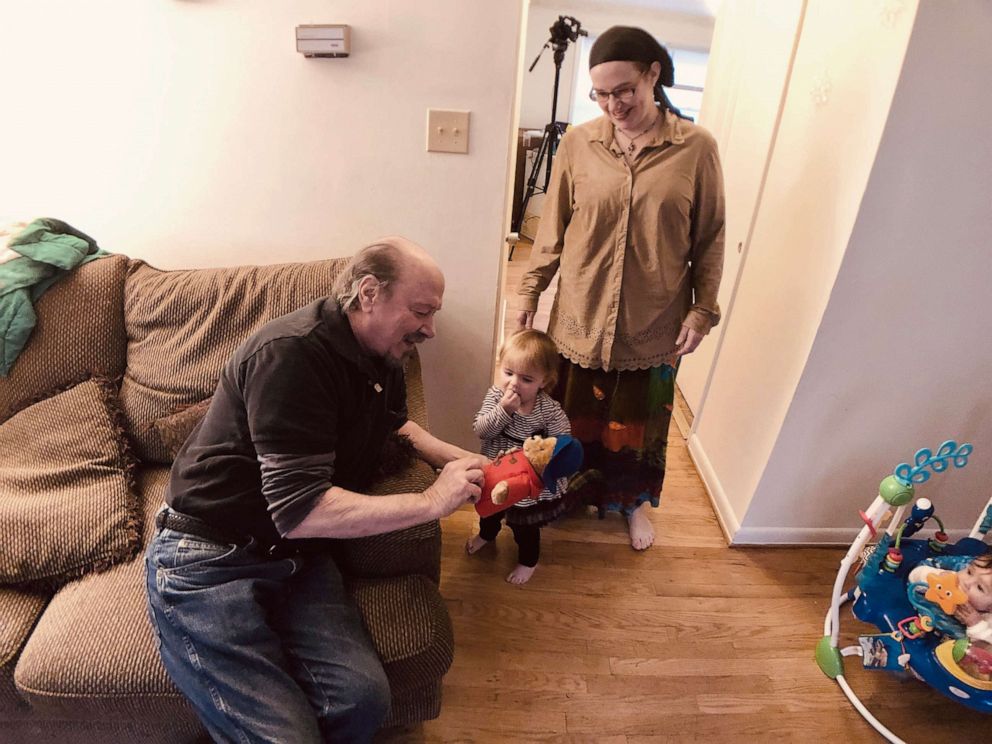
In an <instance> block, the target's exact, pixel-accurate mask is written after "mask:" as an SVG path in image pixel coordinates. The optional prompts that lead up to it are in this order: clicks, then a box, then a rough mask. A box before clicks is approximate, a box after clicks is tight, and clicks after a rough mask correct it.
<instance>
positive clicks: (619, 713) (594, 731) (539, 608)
mask: <svg viewBox="0 0 992 744" xmlns="http://www.w3.org/2000/svg"><path fill="white" fill-rule="evenodd" d="M514 258H517V255H516V254H515V256H514ZM513 263H517V262H516V261H514V262H513ZM651 519H652V522H653V524H654V527H655V530H656V532H657V540H656V543H655V545H654V546H653V547H652V548H650V549H649V550H647V551H645V552H641V553H638V552H635V551H633V550H632V549H631V548H630V547H629V544H628V542H627V535H626V528H625V525H624V524H623V522H622V520H621V519H620V518H619V517H618V516H617V515H609V516H608V518H607V519H605V520H602V521H600V520H599V519H597V518H596V515H595V514H588V513H582V514H576V515H572V516H570V517H567V518H565V519H564V520H561V521H559V522H558V523H555V524H553V525H551V526H548V527H546V528H545V529H544V530H543V531H542V537H541V540H542V544H541V562H540V564H539V565H538V568H537V571H536V573H535V574H534V577H533V578H532V579H531V581H530V582H529V583H528V584H526V585H524V586H522V587H517V586H511V585H509V584H507V583H505V582H504V581H503V578H504V577H505V576H506V574H507V573H509V571H510V570H511V569H512V567H513V566H514V564H515V563H516V546H515V544H514V542H513V537H512V535H511V534H510V532H509V531H508V530H504V531H503V532H502V533H500V535H499V538H498V539H497V540H496V542H495V543H494V544H493V545H491V546H487V548H485V549H484V550H483V551H481V552H480V553H478V554H476V555H474V556H471V557H470V556H467V555H466V554H465V552H464V549H463V545H464V542H465V540H466V538H467V537H468V536H469V535H470V534H471V532H472V531H473V529H474V528H475V526H476V524H477V518H476V514H475V511H474V510H473V509H472V508H471V507H465V508H463V509H461V510H460V511H458V512H456V513H455V514H453V515H452V516H450V517H448V518H447V519H445V520H444V523H443V530H444V538H443V540H444V547H443V559H442V561H443V562H442V577H441V593H442V594H443V596H444V598H445V601H446V602H447V605H448V609H449V611H450V613H451V619H452V623H453V625H454V631H455V660H454V665H453V666H452V668H451V671H450V672H449V673H448V675H447V676H446V677H445V681H444V702H443V707H442V710H441V715H440V717H439V718H437V719H436V720H434V721H429V722H427V723H425V724H422V725H418V726H413V727H409V728H405V729H393V730H390V731H386V732H383V733H382V734H381V735H380V736H379V737H378V741H380V742H442V741H443V742H604V744H647V743H648V742H652V743H655V742H694V741H709V742H778V741H785V742H793V741H803V742H838V741H843V742H878V741H882V737H881V736H880V735H879V734H877V733H876V732H875V731H874V729H872V728H871V727H870V726H869V725H868V724H867V723H866V722H865V721H864V720H863V719H862V718H861V717H860V716H859V715H858V714H857V713H856V712H855V710H854V709H853V708H852V707H851V705H850V704H849V703H848V701H847V699H846V698H845V697H844V696H843V694H842V693H841V691H840V689H839V688H838V687H837V685H836V683H834V682H832V681H831V680H829V679H827V678H826V677H825V676H824V675H823V674H822V673H821V672H820V671H819V669H818V668H817V666H816V664H815V663H814V662H813V647H814V645H815V644H816V641H817V640H818V639H819V638H820V636H821V635H822V632H823V616H824V613H825V612H826V610H827V607H828V604H829V597H830V591H831V586H832V583H833V579H834V576H835V574H836V571H837V567H838V565H839V562H840V559H841V558H842V556H843V553H844V551H843V550H841V549H837V548H804V549H798V548H751V549H740V548H730V547H727V545H726V543H725V541H724V539H723V536H722V533H721V531H720V528H719V526H718V524H717V521H716V518H715V516H714V514H713V510H712V508H711V506H710V503H709V500H708V497H707V495H706V492H705V490H704V489H703V486H702V483H701V482H700V480H699V477H698V475H697V474H696V471H695V469H694V467H693V464H692V462H691V460H690V459H689V455H688V451H687V449H686V446H685V441H684V440H683V439H682V437H681V436H680V434H679V431H678V429H677V428H676V427H675V425H674V424H673V426H672V429H671V435H670V440H669V457H668V473H667V476H666V482H665V489H664V493H663V497H662V505H661V508H659V509H657V510H653V511H652V513H651ZM855 521H856V515H855V517H854V519H853V520H852V523H853V522H855ZM842 629H843V631H844V632H843V633H842V640H843V644H842V645H850V644H853V643H855V642H856V640H855V638H856V636H857V634H858V632H866V633H870V632H873V629H871V628H868V627H867V626H862V625H860V624H858V623H856V621H854V620H853V619H852V618H851V617H850V613H849V612H845V613H843V621H842ZM845 669H846V672H847V675H848V681H849V682H850V684H851V686H852V687H853V688H854V690H855V691H856V692H857V693H858V694H859V695H860V696H861V699H862V701H864V703H865V705H866V706H867V707H868V708H869V710H871V711H872V712H873V713H874V714H875V715H876V716H877V717H878V718H879V719H880V720H881V721H882V723H884V724H885V725H887V726H888V727H889V728H891V729H892V730H893V731H894V732H895V733H896V734H898V735H899V736H901V737H902V738H903V739H905V740H906V741H908V742H928V743H937V742H966V741H967V742H980V741H988V739H989V730H990V725H992V718H990V717H989V716H983V715H981V714H978V713H974V712H972V711H970V710H968V709H966V708H964V707H963V706H960V705H958V704H956V703H954V702H951V701H949V700H946V699H945V698H943V697H942V696H940V695H939V694H938V693H936V692H934V691H932V690H930V689H929V688H927V687H926V686H925V685H923V684H922V683H921V682H918V681H916V680H904V679H900V678H897V677H896V676H894V675H890V674H887V673H884V672H869V671H865V670H863V669H862V668H861V664H860V661H859V660H858V659H856V658H848V659H846V664H845Z"/></svg>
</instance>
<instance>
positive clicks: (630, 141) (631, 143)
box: [616, 115, 658, 155]
mask: <svg viewBox="0 0 992 744" xmlns="http://www.w3.org/2000/svg"><path fill="white" fill-rule="evenodd" d="M657 123H658V115H655V117H654V120H653V121H652V122H651V123H650V124H648V126H647V129H644V130H642V131H641V132H638V133H637V134H635V135H634V136H633V137H631V136H630V135H629V134H626V133H623V136H624V137H626V138H627V147H626V148H624V149H626V151H627V154H628V155H633V154H634V150H636V149H637V145H636V144H635V143H636V142H637V140H638V139H640V138H641V137H643V136H644V135H645V134H647V133H648V132H650V131H651V130H652V129H654V125H655V124H657ZM616 131H617V132H618V133H622V132H623V130H622V129H620V128H619V127H617V130H616Z"/></svg>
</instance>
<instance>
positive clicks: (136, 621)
mask: <svg viewBox="0 0 992 744" xmlns="http://www.w3.org/2000/svg"><path fill="white" fill-rule="evenodd" d="M168 476H169V471H168V469H167V468H145V469H142V470H140V471H139V472H138V477H137V481H138V492H139V494H140V496H141V505H142V511H143V516H144V519H143V520H142V521H143V534H142V538H143V539H142V544H146V543H147V542H148V540H149V539H151V535H152V533H153V531H154V515H155V512H156V511H157V510H158V509H159V507H160V506H161V505H162V497H163V494H164V491H165V486H166V483H167V482H168ZM146 607H147V605H146V601H145V567H144V560H143V559H142V557H140V556H139V557H138V558H135V559H134V560H132V561H130V562H128V563H124V564H121V565H118V566H114V567H113V568H112V569H110V570H109V571H107V572H105V573H101V574H91V575H89V576H84V577H83V578H81V579H79V580H78V581H74V582H72V583H70V584H67V585H66V586H64V587H63V588H62V589H61V590H60V591H59V592H58V593H57V594H56V595H55V596H54V597H53V598H52V600H51V602H50V603H49V605H48V608H47V609H46V610H45V612H44V613H43V614H42V616H41V619H40V620H39V621H38V625H37V627H35V629H34V632H33V633H31V637H30V638H29V639H28V642H27V644H26V645H25V647H24V650H23V651H22V652H21V657H20V659H19V660H18V662H17V667H16V669H15V672H14V681H15V683H16V684H17V688H18V691H19V692H20V693H21V695H22V696H23V697H24V698H25V699H26V700H27V701H28V702H29V703H30V704H31V705H32V707H33V708H34V709H35V710H36V712H37V714H38V715H40V716H43V717H48V718H72V719H78V720H82V721H87V720H88V721H98V720H127V719H132V718H134V719H139V718H140V719H141V720H143V721H145V722H149V721H160V722H162V723H170V722H175V723H176V724H177V725H178V724H182V723H183V722H190V721H195V720H196V715H195V713H193V711H192V708H191V707H190V706H189V705H188V703H187V702H186V700H185V698H183V696H182V695H181V694H180V693H179V691H178V690H176V688H175V687H174V686H173V684H172V682H171V680H170V679H169V678H168V675H166V673H165V668H164V667H163V666H162V663H161V661H160V660H159V656H158V650H157V649H156V647H155V640H154V633H153V632H152V628H151V625H150V624H149V622H148V614H147V612H148V611H147V609H146Z"/></svg>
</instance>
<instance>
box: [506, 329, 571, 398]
mask: <svg viewBox="0 0 992 744" xmlns="http://www.w3.org/2000/svg"><path fill="white" fill-rule="evenodd" d="M508 359H514V360H516V361H519V362H523V363H524V364H527V365H533V366H534V367H536V368H537V369H539V370H540V371H541V373H542V374H543V375H544V384H543V385H542V386H541V390H544V391H545V392H547V391H548V390H551V389H553V388H554V386H555V384H556V383H557V382H558V347H557V346H555V342H554V341H552V340H551V337H550V336H548V334H546V333H544V332H543V331H535V330H534V329H533V328H525V329H524V330H522V331H517V332H516V333H514V334H513V335H512V336H510V337H509V338H508V339H506V341H504V342H503V345H502V346H501V347H500V349H499V354H497V355H496V361H497V362H498V363H500V364H502V363H503V362H504V361H505V360H508Z"/></svg>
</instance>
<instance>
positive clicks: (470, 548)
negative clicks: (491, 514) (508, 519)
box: [465, 535, 490, 555]
mask: <svg viewBox="0 0 992 744" xmlns="http://www.w3.org/2000/svg"><path fill="white" fill-rule="evenodd" d="M489 543H490V541H489V540H483V539H482V536H481V535H472V537H470V538H469V539H468V541H467V542H466V543H465V552H466V553H468V554H469V555H475V554H476V553H478V552H479V551H480V550H482V549H483V548H484V547H486V546H487V545H488V544H489Z"/></svg>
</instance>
